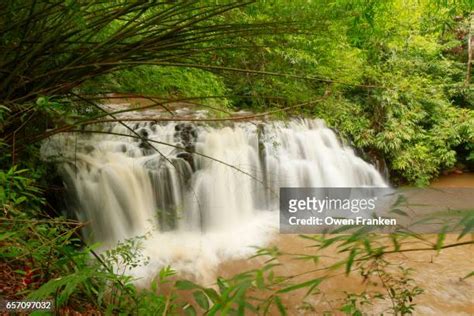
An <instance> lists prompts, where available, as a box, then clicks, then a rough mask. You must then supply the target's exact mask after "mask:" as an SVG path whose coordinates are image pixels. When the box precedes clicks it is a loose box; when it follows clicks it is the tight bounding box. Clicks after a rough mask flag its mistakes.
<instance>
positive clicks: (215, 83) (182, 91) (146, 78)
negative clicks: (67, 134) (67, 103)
mask: <svg viewBox="0 0 474 316" xmlns="http://www.w3.org/2000/svg"><path fill="white" fill-rule="evenodd" d="M97 87H100V88H99V89H97ZM80 89H81V91H83V92H88V93H91V92H97V91H99V92H100V91H114V92H116V93H124V94H127V93H133V94H137V95H147V96H158V97H160V98H176V97H180V98H186V97H188V98H189V97H201V96H218V97H221V98H218V99H204V101H203V102H204V103H208V104H210V105H218V106H221V107H226V106H227V105H228V101H227V99H226V98H225V96H226V95H227V94H228V93H227V90H226V87H225V85H224V83H223V82H222V79H221V78H220V77H218V76H216V75H215V74H213V73H211V72H208V71H204V70H201V69H193V68H179V67H158V66H139V67H136V68H132V69H127V70H121V71H117V72H114V73H112V74H109V75H106V76H105V77H102V78H97V79H96V80H94V81H89V82H87V83H86V84H84V85H82V86H81V88H80Z"/></svg>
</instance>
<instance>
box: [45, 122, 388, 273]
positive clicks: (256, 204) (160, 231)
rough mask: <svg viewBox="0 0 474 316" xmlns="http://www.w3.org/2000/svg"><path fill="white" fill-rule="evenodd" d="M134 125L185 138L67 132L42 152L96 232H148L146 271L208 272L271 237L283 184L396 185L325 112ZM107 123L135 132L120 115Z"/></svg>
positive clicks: (104, 235) (99, 238)
mask: <svg viewBox="0 0 474 316" xmlns="http://www.w3.org/2000/svg"><path fill="white" fill-rule="evenodd" d="M129 126H130V127H131V128H132V129H133V130H134V131H135V132H136V133H138V134H139V135H141V136H145V137H147V138H148V140H150V141H158V142H164V143H168V144H171V145H174V146H177V147H180V148H176V147H173V146H168V145H164V144H157V143H151V144H152V145H153V146H154V148H151V147H150V146H149V145H147V144H146V143H143V142H142V140H140V139H138V138H128V137H123V136H118V135H106V134H81V135H77V134H75V135H73V134H63V135H57V136H55V137H52V138H51V139H50V140H49V141H47V142H46V143H45V144H44V145H43V147H42V156H43V158H44V159H45V160H49V161H52V160H53V161H57V162H58V166H59V167H60V172H61V174H62V176H63V179H64V183H65V186H66V190H67V194H68V197H69V200H68V202H69V204H68V205H69V206H68V207H70V209H69V211H72V212H74V213H75V215H76V216H77V217H78V218H79V219H80V220H83V221H86V222H89V223H90V224H89V225H88V228H87V230H86V231H85V234H86V236H87V237H88V238H89V239H90V240H92V241H95V242H100V243H101V244H102V245H104V246H105V247H110V246H113V245H115V244H116V243H117V242H118V241H121V240H124V239H127V238H131V237H134V236H138V235H146V239H145V240H144V244H143V247H144V249H143V253H144V255H145V256H148V257H149V258H150V262H149V264H148V265H147V266H145V267H141V268H138V269H136V270H134V271H133V273H134V274H135V275H136V276H138V277H141V278H142V280H144V281H147V279H149V278H151V277H153V276H154V275H155V274H156V272H157V271H158V270H159V268H160V267H162V266H165V265H172V266H173V268H175V269H178V270H180V271H182V272H188V273H191V274H193V275H195V276H197V277H200V278H206V277H208V276H210V273H211V272H212V269H214V268H215V267H216V266H217V265H218V263H219V262H222V261H223V260H228V259H233V258H238V257H242V256H245V255H249V254H251V253H252V252H253V251H254V249H253V248H251V247H250V246H263V245H265V244H266V243H267V242H268V241H269V240H270V239H271V238H272V235H273V234H274V232H275V230H276V227H277V219H278V214H277V212H275V209H277V208H278V204H277V203H278V198H277V193H278V191H279V188H280V187H285V186H287V187H304V186H306V187H318V186H321V187H338V186H339V187H343V186H346V187H348V186H356V187H357V186H385V185H386V184H385V182H384V180H383V179H382V177H381V176H380V174H379V173H378V172H377V170H376V169H375V168H374V167H373V166H372V165H370V164H368V163H366V162H364V161H363V160H362V159H360V158H358V157H357V156H356V155H355V154H354V152H353V150H352V149H351V148H350V147H347V146H343V145H342V144H341V143H340V142H339V140H338V139H337V137H336V135H335V133H334V132H333V131H332V130H331V129H329V128H327V127H325V126H324V124H323V122H322V121H319V120H294V121H291V122H288V123H283V122H272V123H266V124H264V125H263V124H262V123H251V122H246V123H237V124H233V125H228V126H225V127H224V126H221V127H210V126H205V125H201V126H197V125H190V124H182V123H181V124H179V123H169V124H164V125H158V124H152V123H150V122H146V123H139V124H136V123H133V124H129ZM94 128H95V130H98V129H99V127H97V126H96V127H92V128H90V129H94ZM102 128H104V127H102ZM105 130H108V131H109V132H112V133H118V134H127V135H133V136H135V135H134V134H132V133H131V132H130V130H128V129H127V128H125V127H124V126H122V125H120V124H116V125H110V126H108V127H106V128H105ZM157 150H158V151H159V152H160V153H158V152H157ZM189 151H195V152H196V153H199V154H202V155H204V156H200V155H199V154H196V153H195V154H193V155H190V154H189ZM205 156H208V157H212V158H214V159H216V160H219V161H216V160H211V159H209V158H207V157H205ZM165 157H166V158H165ZM229 165H231V166H233V167H230V166H229Z"/></svg>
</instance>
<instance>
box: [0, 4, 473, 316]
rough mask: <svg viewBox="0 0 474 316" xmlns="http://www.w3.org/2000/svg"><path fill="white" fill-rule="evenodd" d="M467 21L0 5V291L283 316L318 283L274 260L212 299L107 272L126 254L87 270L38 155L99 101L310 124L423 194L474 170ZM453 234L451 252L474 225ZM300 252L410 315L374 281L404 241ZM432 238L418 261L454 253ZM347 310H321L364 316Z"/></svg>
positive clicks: (352, 13) (390, 7) (396, 284)
mask: <svg viewBox="0 0 474 316" xmlns="http://www.w3.org/2000/svg"><path fill="white" fill-rule="evenodd" d="M473 14H474V13H473V3H472V2H471V1H470V0H446V1H444V0H432V1H430V0H421V1H418V0H413V1H411V0H408V1H402V0H389V1H372V0H353V1H351V0H327V1H326V0H321V1H317V0H313V1H311V0H296V1H280V0H275V1H257V2H253V1H238V2H228V1H211V0H209V1H208V0H205V1H160V2H158V1H134V2H129V1H95V0H94V1H79V0H67V1H59V0H50V1H44V0H4V1H2V2H1V3H0V148H1V156H0V200H1V202H2V203H1V204H2V214H1V218H0V225H1V226H0V227H1V231H0V249H1V252H0V253H1V255H0V258H1V260H0V270H1V272H0V278H1V279H2V280H1V283H2V285H1V288H0V291H1V292H0V294H1V295H2V296H4V297H5V298H9V299H15V298H18V299H19V298H25V297H29V298H52V299H54V301H55V305H56V306H57V308H58V311H59V310H60V311H62V312H63V313H67V312H68V311H69V312H70V311H72V310H76V311H78V312H84V313H85V312H87V311H89V312H90V311H93V312H94V311H95V312H100V313H105V314H124V315H125V314H137V315H148V314H150V315H152V314H153V315H158V314H162V315H166V314H174V313H180V312H183V311H184V312H186V313H189V315H193V314H196V313H198V314H202V313H204V312H207V315H215V314H216V313H222V314H243V313H244V311H246V312H257V313H259V314H265V313H281V314H286V306H285V301H284V297H283V296H284V295H285V294H286V293H289V292H291V291H295V290H301V289H302V288H304V289H305V290H307V291H308V293H307V295H310V294H311V293H313V292H314V291H315V290H316V289H317V288H318V285H319V284H320V283H321V282H322V281H323V279H320V278H318V279H310V280H307V281H305V282H300V283H295V282H294V277H293V276H282V275H276V274H275V273H274V272H273V268H274V264H275V262H276V261H277V260H276V258H277V257H278V255H279V253H278V251H277V250H275V249H274V250H272V249H265V250H260V252H259V253H258V254H257V255H262V256H263V255H269V256H271V257H272V259H271V260H269V261H268V263H267V264H266V265H265V266H263V267H261V268H259V269H256V270H252V271H246V272H243V273H242V274H238V275H236V276H235V277H233V278H231V279H218V280H217V284H218V286H217V287H216V288H205V287H202V286H200V285H197V284H194V283H192V282H190V281H186V280H178V281H176V277H175V272H174V271H173V270H172V269H171V268H166V269H163V270H162V271H161V273H160V275H159V276H158V277H157V280H156V282H154V283H153V284H152V286H151V288H150V289H137V288H135V287H134V286H133V283H132V282H131V281H132V280H131V279H130V278H129V277H127V276H126V275H125V274H119V273H116V271H114V264H115V263H118V262H120V263H123V264H125V265H127V266H136V265H139V264H141V263H143V260H145V261H146V258H141V257H140V255H139V254H138V252H137V247H136V246H137V245H138V244H139V240H133V241H129V242H126V243H124V244H121V245H119V246H118V247H117V248H116V249H113V250H110V251H108V252H106V253H102V254H100V255H99V254H97V253H96V252H95V251H94V249H96V247H97V246H96V245H86V244H85V243H84V241H82V239H81V236H80V234H79V230H80V228H81V227H82V226H83V225H85V223H79V222H77V221H75V220H73V219H67V218H64V217H62V216H61V214H58V213H57V211H55V209H54V205H51V204H54V203H53V202H54V201H55V199H56V197H57V195H58V192H57V190H58V188H57V187H55V186H52V185H51V183H56V182H55V179H54V174H55V172H54V168H53V167H52V166H50V165H49V164H47V163H45V162H44V161H41V159H40V154H39V147H40V145H41V141H42V140H44V139H46V138H47V137H49V136H51V135H53V134H56V133H59V132H65V131H71V130H77V129H80V128H81V127H82V126H84V125H87V124H89V123H90V122H91V121H94V120H98V119H103V118H112V119H113V116H109V114H107V113H104V111H103V110H102V109H101V108H100V106H99V105H100V102H104V101H107V99H110V98H113V95H114V94H115V95H117V94H123V95H128V96H131V97H134V98H145V99H149V100H152V101H153V102H155V103H156V107H163V106H166V104H168V103H171V102H188V101H189V102H190V101H192V102H196V103H199V104H202V105H203V106H211V107H212V108H213V109H214V110H213V111H212V112H211V113H212V115H215V116H218V117H229V116H228V114H226V113H228V112H235V111H238V110H241V109H244V110H250V111H252V112H267V111H272V113H274V114H273V115H274V117H275V118H278V119H285V118H288V117H291V116H309V117H319V118H323V119H324V120H325V121H326V122H327V124H328V125H329V126H330V127H333V128H335V129H336V130H337V131H338V132H339V135H340V136H341V138H342V139H343V140H344V141H346V142H347V143H349V144H351V145H352V146H353V147H354V148H356V149H357V150H358V152H359V153H360V155H362V156H363V157H364V159H366V160H368V161H370V162H372V163H375V164H377V165H379V166H381V167H384V168H386V170H388V172H389V174H390V179H391V181H392V183H394V184H396V185H398V184H403V185H406V184H409V185H416V186H425V185H428V184H429V183H430V181H431V180H432V179H435V178H436V177H437V176H439V175H440V174H442V173H443V172H450V171H453V170H461V171H472V170H473V169H474V88H473V86H472V84H471V77H472V66H471V65H472V58H473V56H472V43H473V42H474V40H472V33H473V32H474V15H473ZM112 115H113V114H112ZM462 224H463V225H465V227H466V228H465V229H464V230H463V234H462V236H460V237H465V235H466V236H467V233H468V232H470V231H471V230H472V227H473V226H474V215H473V214H468V215H466V216H465V217H463V218H462ZM311 238H313V241H314V243H315V245H317V247H320V248H325V247H328V246H330V245H331V244H333V243H341V244H345V245H346V246H347V247H344V249H343V250H342V251H343V253H344V259H342V260H341V261H340V262H338V263H337V264H335V267H342V269H343V270H344V269H345V272H347V273H350V272H351V271H353V270H354V269H361V270H364V271H367V270H370V269H372V270H374V271H375V270H376V271H377V272H379V275H380V274H382V278H385V280H386V282H387V284H392V285H390V288H391V290H390V291H389V294H387V295H388V296H389V297H390V299H391V301H392V303H393V307H392V309H391V311H390V312H391V313H393V314H397V315H403V314H410V313H411V312H412V311H413V309H414V308H415V306H414V304H413V303H412V299H413V297H415V296H416V295H418V294H419V293H421V289H419V288H418V287H416V286H415V285H412V284H411V281H410V279H409V277H408V276H407V273H406V271H399V274H397V275H396V276H393V275H390V274H389V272H387V271H386V270H385V269H384V267H385V266H386V265H388V262H387V261H385V259H384V253H386V252H393V251H403V247H401V246H400V245H402V244H403V242H404V241H406V240H407V238H408V237H407V236H406V235H401V236H398V237H396V236H395V237H392V239H391V240H392V243H391V244H390V246H387V245H383V246H382V243H379V242H378V241H379V240H378V239H379V238H385V237H381V236H377V235H375V234H373V235H372V234H370V233H367V234H365V233H359V234H355V235H348V236H345V237H340V238H339V239H334V240H333V239H326V238H325V237H320V238H319V237H311ZM386 238H389V237H386ZM444 239H445V236H444V235H440V236H439V238H438V239H437V240H435V241H434V242H433V243H432V245H431V246H430V247H431V248H429V249H433V250H435V251H437V250H438V251H439V250H440V249H442V248H443V247H446V246H449V247H451V246H452V245H445V244H444V243H443V242H444ZM458 243H459V244H460V245H463V244H469V243H472V242H471V241H465V240H464V241H463V240H460V241H459V242H458ZM394 249H395V250H394ZM429 249H428V250H429ZM316 257H317V255H316V254H315V255H314V256H313V257H308V258H307V259H308V260H314V261H315V262H316V261H317V260H316ZM341 258H342V257H341ZM461 277H462V276H461ZM162 288H166V289H168V290H167V291H162V290H161V289H162ZM257 290H258V291H260V292H258V291H257ZM257 292H258V293H259V294H255V293H257ZM183 293H185V294H183ZM361 297H362V296H357V295H355V294H350V295H348V299H347V302H346V303H345V304H343V305H341V306H339V307H335V310H336V311H342V312H344V313H347V314H353V315H361V311H360V310H359V305H358V304H359V303H360V301H361V300H362V299H364V300H368V298H367V297H366V296H363V297H362V298H361ZM376 298H377V297H376V296H374V297H371V298H370V299H376Z"/></svg>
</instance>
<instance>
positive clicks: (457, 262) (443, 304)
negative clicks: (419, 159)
mask: <svg viewBox="0 0 474 316" xmlns="http://www.w3.org/2000/svg"><path fill="white" fill-rule="evenodd" d="M432 187H433V188H463V187H464V188H473V187H474V174H460V175H450V176H443V177H441V178H439V179H438V180H436V181H434V182H433V184H432ZM435 197H436V191H435V190H434V191H433V199H435ZM457 202H460V203H461V204H463V205H472V206H474V205H473V204H472V197H467V198H466V200H465V201H457ZM425 237H426V238H428V239H430V240H433V241H435V240H436V236H435V235H425ZM471 238H473V236H469V237H465V238H464V239H463V240H464V241H466V240H467V241H469V240H470V239H471ZM455 242H457V235H456V236H453V235H451V236H449V235H448V236H447V237H446V240H445V244H451V243H455ZM272 245H275V246H277V247H278V248H279V249H280V250H281V251H283V252H288V253H310V248H308V247H307V246H309V245H311V243H310V242H308V241H307V240H304V239H302V238H300V237H298V236H297V235H277V236H276V237H275V238H274V240H273V242H272ZM414 247H416V245H414ZM319 253H320V254H321V255H322V258H321V260H320V262H319V263H318V264H317V265H316V266H315V265H314V264H313V263H312V262H304V261H301V260H295V259H294V257H291V256H282V257H280V259H279V260H280V263H281V264H282V266H281V267H279V268H278V269H277V270H276V271H277V272H278V273H280V274H282V275H295V274H300V273H304V272H306V271H311V270H314V269H315V268H318V267H323V266H327V265H329V264H331V263H333V262H335V261H336V260H340V259H341V258H340V257H338V256H337V253H336V252H335V250H334V249H326V250H325V251H324V252H322V253H321V252H319ZM264 260H265V259H264V258H257V259H252V260H238V261H232V262H227V263H224V264H221V265H220V267H219V269H218V271H217V273H216V274H217V275H221V276H224V277H230V276H232V275H234V274H236V273H239V272H242V271H244V270H246V269H251V268H254V267H257V266H259V265H261V264H262V263H263V262H264ZM387 260H388V261H389V262H390V263H391V264H393V265H394V266H397V265H402V266H403V267H405V268H410V269H413V271H412V273H411V275H410V276H411V278H412V279H413V280H414V281H415V283H416V285H417V286H419V287H420V288H422V289H423V290H424V292H423V293H422V294H421V295H418V296H416V297H415V300H414V303H415V304H416V307H415V312H414V315H465V316H468V315H474V277H472V278H468V279H463V277H464V276H466V275H467V274H468V273H470V272H471V271H473V270H474V246H473V245H468V246H461V247H453V248H448V249H443V250H441V251H440V253H439V254H437V253H436V252H434V251H417V252H406V253H403V254H401V253H398V254H392V255H388V256H387ZM341 272H342V273H341ZM321 275H322V274H320V273H319V274H318V273H312V274H305V275H304V276H303V277H300V278H299V279H297V280H295V281H299V282H303V281H305V280H309V279H310V278H313V277H319V276H321ZM331 275H332V277H331V278H330V279H328V280H326V281H324V282H323V283H322V284H321V286H320V290H321V291H320V293H319V294H316V295H310V296H309V297H306V298H304V294H305V293H306V290H298V291H294V292H291V293H289V294H288V295H285V296H282V301H283V303H284V304H285V306H288V307H289V310H288V314H289V315H325V313H326V314H327V313H328V312H331V315H344V313H342V312H341V311H339V308H340V307H341V306H342V305H343V303H344V299H345V297H346V292H348V293H361V292H363V291H368V292H370V291H375V290H378V291H380V292H382V293H384V291H385V289H384V288H383V287H381V286H380V285H367V283H365V282H363V281H364V280H363V278H362V277H360V276H359V275H358V274H357V272H354V273H352V274H350V275H349V276H346V275H345V274H344V273H343V271H335V272H331ZM303 301H304V302H305V303H304V304H303ZM373 303H374V304H373V305H370V306H367V307H365V308H364V309H363V310H364V312H365V313H366V314H367V315H380V314H381V313H383V314H384V315H390V312H387V309H388V308H389V307H390V306H391V303H390V300H389V299H385V300H374V302H373ZM305 306H306V308H305ZM309 306H311V307H309Z"/></svg>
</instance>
